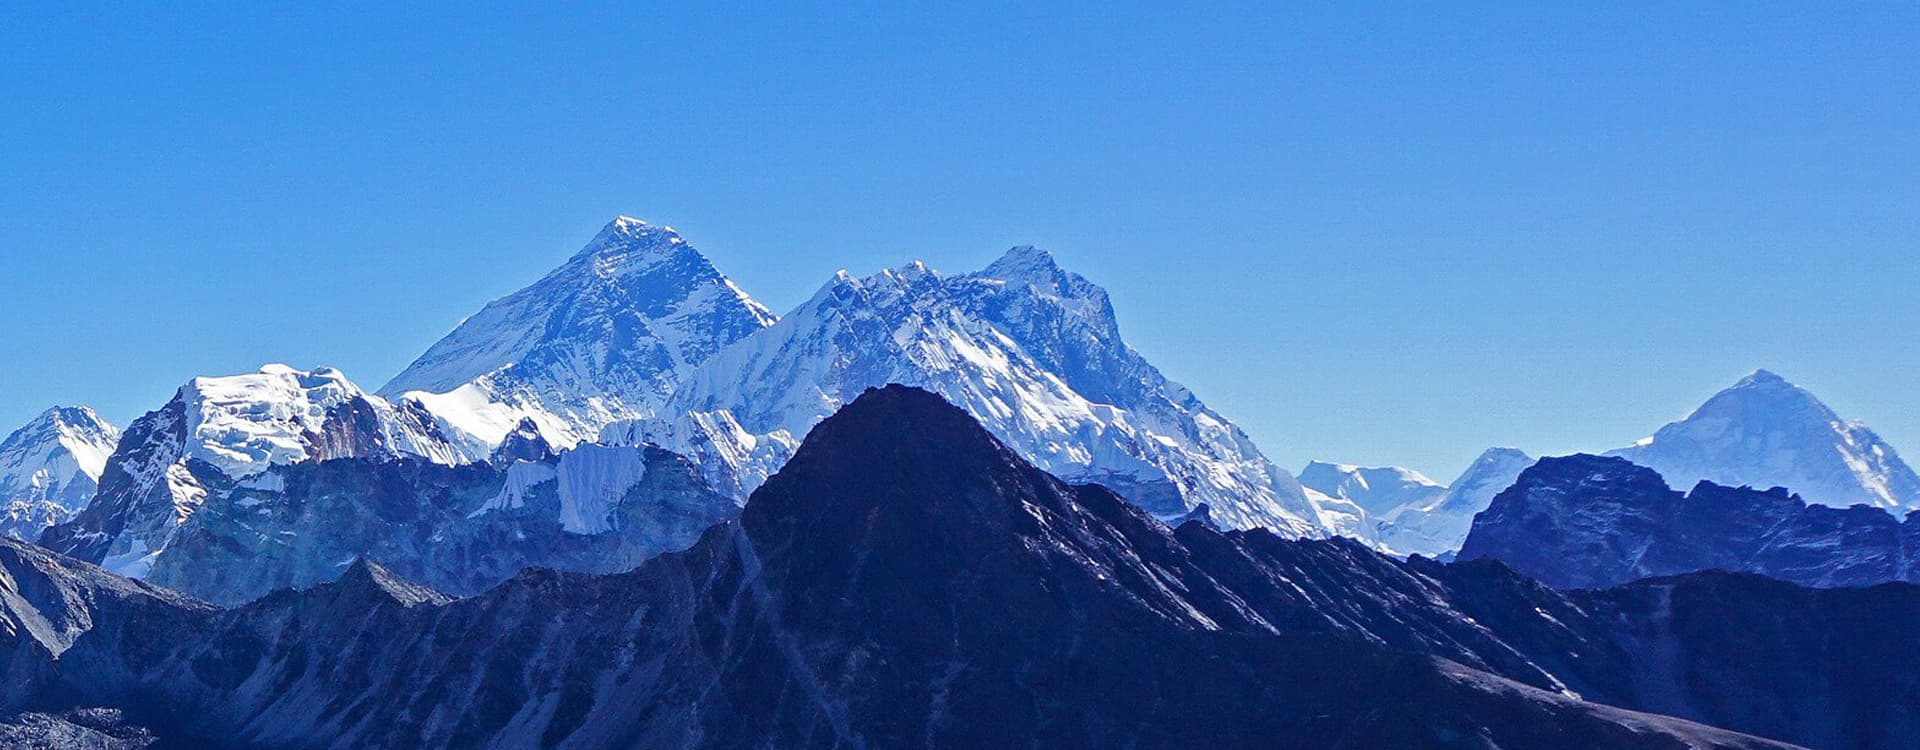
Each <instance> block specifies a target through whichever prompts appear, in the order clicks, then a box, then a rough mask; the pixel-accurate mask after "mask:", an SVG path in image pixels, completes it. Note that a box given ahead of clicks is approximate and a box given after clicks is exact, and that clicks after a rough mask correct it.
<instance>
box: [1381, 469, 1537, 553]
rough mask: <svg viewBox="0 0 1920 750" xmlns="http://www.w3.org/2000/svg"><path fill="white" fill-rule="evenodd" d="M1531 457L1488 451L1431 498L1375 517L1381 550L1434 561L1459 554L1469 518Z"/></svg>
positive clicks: (1506, 484)
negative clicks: (1384, 548)
mask: <svg viewBox="0 0 1920 750" xmlns="http://www.w3.org/2000/svg"><path fill="white" fill-rule="evenodd" d="M1532 465H1533V457H1532V456H1529V455H1527V454H1525V453H1523V452H1521V451H1519V450H1518V449H1514V448H1488V449H1487V450H1486V452H1484V453H1481V454H1480V457H1479V458H1477V459H1474V462H1473V464H1472V465H1470V466H1468V467H1467V470H1466V471H1464V472H1461V474H1460V476H1459V478H1457V479H1455V480H1453V483H1452V484H1449V485H1447V489H1446V492H1444V493H1442V494H1441V495H1440V496H1439V497H1437V498H1432V499H1429V500H1425V501H1415V502H1412V503H1408V504H1406V505H1402V506H1400V507H1398V508H1394V509H1392V510H1388V511H1386V512H1384V513H1381V514H1380V515H1379V516H1378V518H1379V522H1378V525H1377V528H1378V531H1377V534H1378V537H1379V540H1380V543H1381V545H1383V546H1384V547H1386V548H1387V549H1390V550H1392V551H1394V552H1398V553H1400V554H1405V555H1413V554H1419V555H1426V556H1428V557H1439V556H1441V555H1445V554H1447V553H1450V552H1453V551H1455V550H1458V549H1460V543H1461V542H1463V541H1465V540H1466V538H1467V530H1468V529H1469V528H1471V527H1472V526H1473V517H1474V515H1475V514H1477V513H1479V512H1480V511H1483V510H1486V509H1487V506H1488V505H1489V504H1491V503H1492V502H1493V497H1494V496H1495V495H1498V494H1500V491H1501V490H1504V489H1506V488H1508V487H1511V486H1513V482H1514V480H1515V479H1517V478H1519V476H1520V472H1521V471H1524V470H1525V469H1526V468H1527V467H1528V466H1532Z"/></svg>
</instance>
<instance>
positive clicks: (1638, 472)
mask: <svg viewBox="0 0 1920 750" xmlns="http://www.w3.org/2000/svg"><path fill="white" fill-rule="evenodd" d="M1459 557H1460V559H1463V560H1466V559H1475V558H1481V557H1490V558H1495V559H1498V560H1500V561H1501V562H1503V563H1506V564H1508V565H1511V566H1513V567H1514V569H1516V570H1518V571H1520V572H1521V573H1524V574H1526V575H1527V576H1529V577H1531V578H1534V579H1535V580H1538V581H1541V582H1542V583H1546V584H1548V585H1550V586H1557V587H1562V588H1596V587H1602V586H1614V585H1619V584H1622V583H1626V582H1628V581H1633V580H1638V579H1641V578H1650V577H1655V576H1663V575H1674V574H1677V573H1685V572H1689V571H1695V570H1732V571H1744V572H1752V573H1759V574H1762V575H1766V576H1769V577H1772V578H1778V579H1780V580H1785V581H1793V582H1795V583H1800V584H1803V585H1808V586H1821V587H1837V586H1872V585H1876V584H1881V583H1886V582H1889V581H1908V582H1915V583H1920V511H1914V512H1910V513H1908V514H1907V515H1906V517H1905V519H1904V520H1902V519H1900V518H1896V517H1894V516H1893V515H1892V514H1889V513H1887V512H1886V511H1885V510H1882V509H1880V508H1877V507H1873V506H1870V505H1865V504H1861V505H1855V506H1852V507H1848V508H1834V507H1829V506H1824V505H1809V504H1807V503H1806V502H1805V501H1804V500H1803V499H1802V498H1801V497H1800V496H1799V495H1796V494H1793V493H1791V492H1789V491H1788V490H1787V488H1785V487H1773V488H1771V489H1767V490H1758V489H1754V488H1752V487H1745V486H1741V487H1726V486H1723V485H1718V484H1714V483H1713V482H1709V481H1705V480H1701V481H1700V482H1698V483H1697V484H1695V486H1694V487H1693V489H1692V490H1691V491H1689V492H1686V493H1681V492H1679V491H1677V490H1674V489H1671V488H1669V487H1668V486H1667V483H1666V481H1665V480H1664V479H1662V477H1661V475H1660V474H1659V473H1658V472H1655V471H1654V470H1652V469H1650V468H1647V467H1644V466H1638V465H1635V464H1633V463H1631V462H1629V461H1627V460H1625V459H1623V458H1619V457H1611V456H1609V457H1602V456H1586V455H1575V456H1568V457H1564V458H1546V459H1541V460H1540V462H1539V463H1537V464H1535V465H1533V466H1532V467H1531V468H1528V469H1527V470H1526V471H1525V472H1523V473H1522V474H1521V475H1520V478H1519V480H1518V481H1517V482H1515V483H1514V485H1513V486H1512V487H1510V488H1508V489H1507V490H1505V491H1503V492H1501V493H1500V495H1499V496H1498V497H1496V498H1494V500H1493V502H1492V504H1491V505H1490V506H1489V507H1488V508H1487V510H1486V512H1484V513H1481V514H1480V515H1479V516H1478V517H1477V518H1475V519H1474V522H1473V528H1472V531H1471V532H1470V533H1469V534H1468V535H1467V538H1466V542H1465V544H1464V545H1463V546H1462V548H1461V550H1460V554H1459Z"/></svg>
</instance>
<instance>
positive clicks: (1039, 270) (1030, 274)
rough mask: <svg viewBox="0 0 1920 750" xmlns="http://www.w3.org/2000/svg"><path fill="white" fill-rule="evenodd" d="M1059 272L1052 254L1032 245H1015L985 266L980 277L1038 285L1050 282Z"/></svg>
mask: <svg viewBox="0 0 1920 750" xmlns="http://www.w3.org/2000/svg"><path fill="white" fill-rule="evenodd" d="M1059 272H1060V264H1059V263H1057V262H1055V261H1054V259H1053V254H1052V253H1049V252H1047V251H1045V250H1041V249H1040V248H1037V247H1034V246H1032V245H1015V246H1013V247H1012V248H1009V249H1008V250H1007V252H1005V253H1003V254H1001V256H1000V258H999V260H995V261H994V262H992V263H989V264H987V267H986V269H985V270H983V271H981V275H983V276H986V277H988V278H994V279H1001V280H1004V281H1018V282H1026V283H1040V282H1046V281H1051V280H1052V279H1053V276H1054V275H1055V274H1058V273H1059Z"/></svg>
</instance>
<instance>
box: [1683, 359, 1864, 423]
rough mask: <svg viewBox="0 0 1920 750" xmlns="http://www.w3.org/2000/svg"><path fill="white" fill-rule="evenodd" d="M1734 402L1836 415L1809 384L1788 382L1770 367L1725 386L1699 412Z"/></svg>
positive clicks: (1745, 407)
mask: <svg viewBox="0 0 1920 750" xmlns="http://www.w3.org/2000/svg"><path fill="white" fill-rule="evenodd" d="M1734 404H1743V405H1747V406H1743V407H1741V408H1742V410H1743V411H1744V410H1746V409H1751V408H1754V407H1755V406H1764V407H1766V408H1769V409H1773V408H1794V409H1797V410H1811V411H1813V412H1816V413H1817V414H1819V415H1820V417H1821V418H1822V419H1833V417H1831V416H1829V415H1830V412H1829V410H1828V409H1827V407H1826V405H1825V404H1823V403H1821V401H1820V399H1819V398H1818V397H1817V396H1814V395H1813V393H1812V392H1811V391H1808V390H1807V389H1805V388H1801V387H1800V386H1797V385H1794V384H1793V383H1791V382H1788V380H1787V379H1786V378H1783V377H1780V376H1779V375H1777V374H1775V373H1773V372H1772V371H1769V370H1754V371H1753V373H1752V374H1750V375H1748V376H1746V377H1744V378H1741V379H1740V381H1739V382H1737V383H1734V384H1733V385H1732V386H1729V387H1728V388H1726V389H1725V390H1722V391H1720V392H1719V393H1716V394H1714V395H1713V397H1712V398H1710V399H1708V400H1707V402H1706V403H1705V404H1702V405H1701V407H1700V411H1699V412H1696V416H1700V415H1703V414H1707V413H1713V412H1715V411H1718V410H1720V409H1723V408H1731V407H1732V406H1733V405H1734Z"/></svg>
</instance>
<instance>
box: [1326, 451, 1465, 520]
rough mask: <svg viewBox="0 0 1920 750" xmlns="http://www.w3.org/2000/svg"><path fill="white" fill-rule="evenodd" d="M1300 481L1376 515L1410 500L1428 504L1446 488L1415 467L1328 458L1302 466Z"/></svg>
mask: <svg viewBox="0 0 1920 750" xmlns="http://www.w3.org/2000/svg"><path fill="white" fill-rule="evenodd" d="M1300 484H1302V485H1305V486H1306V487H1308V488H1310V489H1313V490H1315V491H1318V492H1321V493H1324V494H1326V495H1327V496H1329V497H1337V498H1342V499H1346V500H1351V501H1353V502H1354V503H1355V504H1357V505H1359V506H1360V507H1361V508H1364V509H1366V511H1367V513H1369V514H1372V515H1374V516H1380V515H1381V514H1384V513H1387V512H1389V511H1392V510H1394V509H1396V508H1400V507H1402V506H1405V505H1408V504H1410V503H1427V502H1429V501H1431V500H1433V499H1435V498H1437V497H1439V496H1440V495H1441V494H1442V493H1444V492H1446V490H1447V488H1446V487H1444V486H1442V485H1441V484H1440V483H1439V482H1435V481H1433V480H1432V479H1428V478H1427V477H1426V475H1424V474H1421V473H1420V472H1417V471H1414V470H1412V469H1406V468H1401V467H1399V466H1355V465H1353V464H1336V463H1329V462H1326V461H1314V462H1311V463H1308V464H1307V466H1306V468H1304V469H1301V470H1300Z"/></svg>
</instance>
